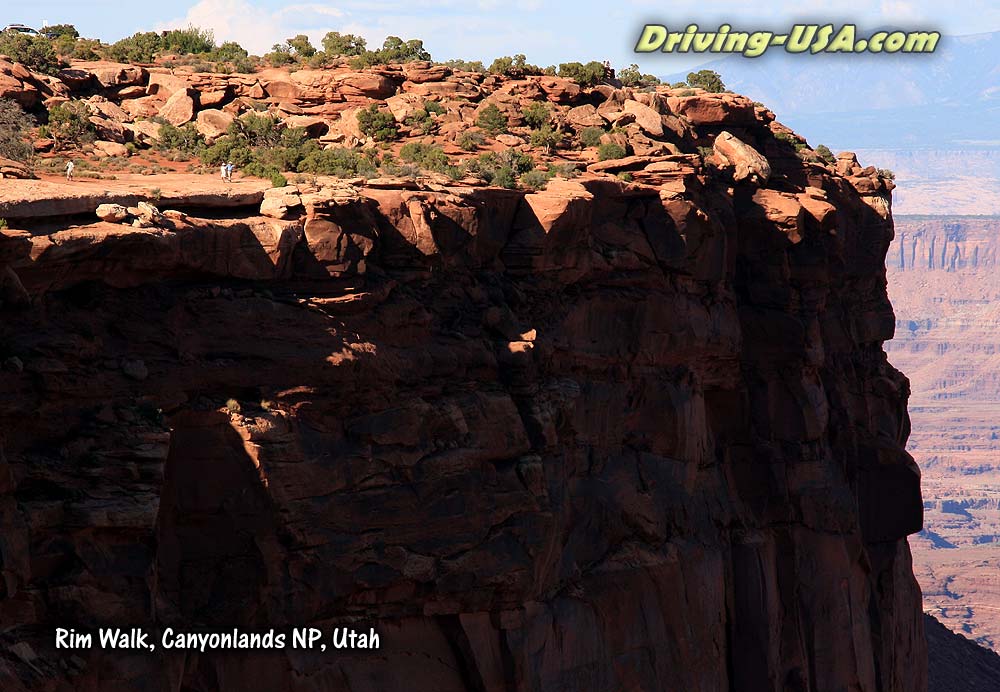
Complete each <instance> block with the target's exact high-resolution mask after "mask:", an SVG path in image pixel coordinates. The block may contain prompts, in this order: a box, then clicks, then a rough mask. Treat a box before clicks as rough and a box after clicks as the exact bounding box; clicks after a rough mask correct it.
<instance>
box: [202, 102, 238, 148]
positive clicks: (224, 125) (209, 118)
mask: <svg viewBox="0 0 1000 692" xmlns="http://www.w3.org/2000/svg"><path fill="white" fill-rule="evenodd" d="M233 120H235V118H233V116H232V115H231V114H229V113H226V112H225V111H220V110H218V109H215V108H210V109H209V110H205V111H201V112H200V113H198V120H197V121H196V122H195V127H196V128H197V129H198V132H199V133H201V135H202V136H203V137H204V138H205V141H206V142H208V143H209V144H211V143H212V142H214V141H215V140H216V139H218V138H219V137H221V136H222V135H224V134H226V130H228V129H229V126H230V125H232V124H233Z"/></svg>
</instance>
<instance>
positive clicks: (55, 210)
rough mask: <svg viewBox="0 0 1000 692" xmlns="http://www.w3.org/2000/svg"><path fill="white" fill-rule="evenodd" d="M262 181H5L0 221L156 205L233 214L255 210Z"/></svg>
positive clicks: (182, 177)
mask: <svg viewBox="0 0 1000 692" xmlns="http://www.w3.org/2000/svg"><path fill="white" fill-rule="evenodd" d="M270 187H271V183H270V182H269V181H266V180H259V179H256V178H243V179H240V180H236V181H234V182H232V183H223V182H222V181H221V180H218V179H217V178H216V177H215V176H208V175H191V174H180V173H178V174H168V175H161V176H148V175H123V176H119V178H118V179H117V180H89V179H81V180H76V181H74V182H72V183H67V182H65V181H58V180H4V184H3V186H2V187H0V218H5V219H32V218H35V219H39V218H46V217H52V216H71V215H76V214H87V213H93V212H95V211H96V210H97V207H99V206H100V205H102V204H120V205H122V206H125V207H132V206H135V205H136V204H137V203H138V202H139V201H141V200H150V199H155V200H156V202H155V203H156V205H157V206H159V207H162V208H168V207H201V208H227V209H228V208H233V207H244V206H251V205H258V206H259V205H260V203H261V202H262V201H263V200H264V191H265V190H267V189H269V188H270Z"/></svg>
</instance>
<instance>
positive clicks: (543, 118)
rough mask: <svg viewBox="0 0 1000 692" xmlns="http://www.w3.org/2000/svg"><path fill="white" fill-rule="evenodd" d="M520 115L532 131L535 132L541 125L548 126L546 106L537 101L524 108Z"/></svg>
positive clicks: (548, 116) (547, 109)
mask: <svg viewBox="0 0 1000 692" xmlns="http://www.w3.org/2000/svg"><path fill="white" fill-rule="evenodd" d="M522 115H523V116H524V121H525V122H526V123H528V127H530V128H531V129H532V130H537V129H539V128H540V127H542V125H546V124H548V122H549V118H550V115H549V108H548V106H546V105H545V104H544V103H541V102H539V101H535V102H533V103H532V104H531V105H530V106H528V107H527V108H525V109H524V113H522Z"/></svg>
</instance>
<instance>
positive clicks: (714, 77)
mask: <svg viewBox="0 0 1000 692" xmlns="http://www.w3.org/2000/svg"><path fill="white" fill-rule="evenodd" d="M687 83H688V86H692V87H695V88H699V89H704V90H705V91H710V92H712V93H721V92H723V91H725V90H726V85H725V84H723V83H722V77H721V76H720V75H719V73H718V72H716V71H715V70H698V71H697V72H689V73H688V76H687Z"/></svg>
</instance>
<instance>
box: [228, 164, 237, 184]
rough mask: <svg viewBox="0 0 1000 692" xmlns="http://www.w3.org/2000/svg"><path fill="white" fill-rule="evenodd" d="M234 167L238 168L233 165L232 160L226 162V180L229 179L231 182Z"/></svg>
mask: <svg viewBox="0 0 1000 692" xmlns="http://www.w3.org/2000/svg"><path fill="white" fill-rule="evenodd" d="M234 168H236V166H234V165H233V162H232V161H230V162H229V163H227V164H226V180H228V181H229V182H233V169H234Z"/></svg>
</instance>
